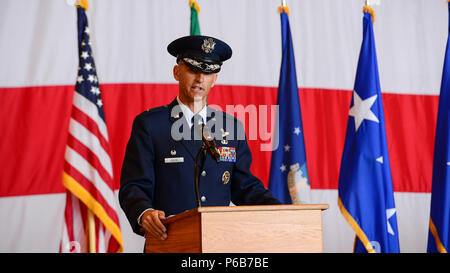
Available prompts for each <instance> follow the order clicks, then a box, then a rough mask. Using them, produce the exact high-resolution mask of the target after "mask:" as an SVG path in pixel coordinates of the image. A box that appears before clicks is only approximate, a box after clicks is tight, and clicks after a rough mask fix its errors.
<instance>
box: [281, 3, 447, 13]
mask: <svg viewBox="0 0 450 273" xmlns="http://www.w3.org/2000/svg"><path fill="white" fill-rule="evenodd" d="M449 1H450V0H449ZM278 12H279V13H282V12H284V13H286V14H287V15H288V16H289V8H288V6H287V5H286V0H281V6H279V7H278Z"/></svg>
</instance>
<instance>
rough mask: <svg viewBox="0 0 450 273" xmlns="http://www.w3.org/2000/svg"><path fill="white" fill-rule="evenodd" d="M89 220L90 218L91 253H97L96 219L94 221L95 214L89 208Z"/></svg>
mask: <svg viewBox="0 0 450 273" xmlns="http://www.w3.org/2000/svg"><path fill="white" fill-rule="evenodd" d="M87 218H88V219H87V220H88V226H89V228H88V229H89V253H95V252H97V251H96V246H95V242H96V238H95V221H94V215H93V214H92V210H90V209H89V208H88V212H87Z"/></svg>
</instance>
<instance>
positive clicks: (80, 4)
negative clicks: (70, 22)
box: [76, 0, 89, 10]
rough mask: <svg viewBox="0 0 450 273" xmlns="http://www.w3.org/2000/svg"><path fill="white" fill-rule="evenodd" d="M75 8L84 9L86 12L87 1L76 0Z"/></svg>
mask: <svg viewBox="0 0 450 273" xmlns="http://www.w3.org/2000/svg"><path fill="white" fill-rule="evenodd" d="M76 2H77V5H76V7H77V8H84V10H88V8H89V3H88V0H77V1H76Z"/></svg>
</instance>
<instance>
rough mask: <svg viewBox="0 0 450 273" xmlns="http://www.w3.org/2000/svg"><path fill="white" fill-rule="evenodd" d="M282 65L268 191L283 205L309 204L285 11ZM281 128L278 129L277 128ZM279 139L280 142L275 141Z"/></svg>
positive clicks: (283, 14)
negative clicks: (274, 146) (274, 147)
mask: <svg viewBox="0 0 450 273" xmlns="http://www.w3.org/2000/svg"><path fill="white" fill-rule="evenodd" d="M280 17H281V35H282V36H281V37H282V62H281V71H280V81H279V86H278V98H277V104H278V106H279V119H278V121H277V124H276V127H275V141H274V142H275V143H278V147H277V148H276V149H275V150H273V152H272V160H271V166H270V175H269V189H270V190H271V191H272V194H273V196H274V197H276V198H278V200H280V202H282V203H283V204H300V203H309V201H310V196H309V194H310V193H309V192H310V186H309V179H308V172H307V168H306V155H305V143H304V139H303V125H302V116H301V111H300V100H299V95H298V86H297V74H296V70H295V60H294V48H293V44H292V37H291V30H290V27H289V17H288V14H287V13H286V11H284V10H282V11H281V13H280ZM277 127H278V128H277ZM276 139H277V140H276Z"/></svg>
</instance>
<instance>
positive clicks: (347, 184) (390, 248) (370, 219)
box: [338, 12, 399, 253]
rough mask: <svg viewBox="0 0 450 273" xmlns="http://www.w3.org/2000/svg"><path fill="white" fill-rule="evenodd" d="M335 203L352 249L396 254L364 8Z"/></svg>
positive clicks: (377, 93) (370, 37)
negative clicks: (350, 236) (346, 224)
mask: <svg viewBox="0 0 450 273" xmlns="http://www.w3.org/2000/svg"><path fill="white" fill-rule="evenodd" d="M338 195H339V196H338V205H339V208H340V210H341V213H342V215H343V216H344V217H345V219H346V220H347V221H348V222H349V224H350V226H351V227H352V228H353V230H354V231H355V233H356V242H355V249H354V251H355V252H363V253H365V252H377V253H392V252H399V242H398V229H397V217H396V209H395V203H394V192H393V187H392V177H391V170H390V165H389V155H388V148H387V141H386V129H385V123H384V113H383V103H382V99H381V89H380V81H379V77H378V64H377V56H376V50H375V39H374V34H373V23H372V15H371V13H370V12H364V17H363V41H362V45H361V51H360V55H359V61H358V68H357V71H356V78H355V86H354V91H353V97H352V101H351V106H350V111H349V117H348V123H347V133H346V137H345V144H344V152H343V155H342V161H341V168H340V173H339V186H338Z"/></svg>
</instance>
